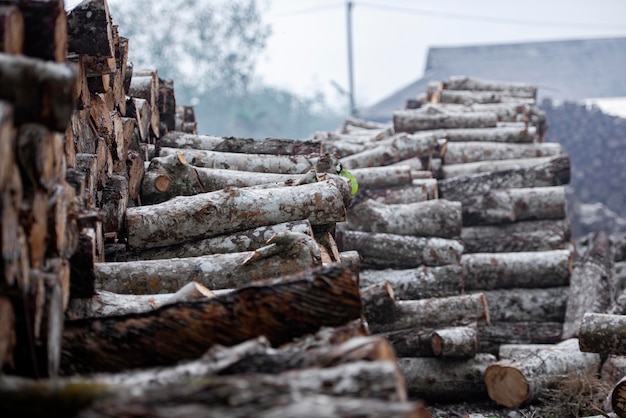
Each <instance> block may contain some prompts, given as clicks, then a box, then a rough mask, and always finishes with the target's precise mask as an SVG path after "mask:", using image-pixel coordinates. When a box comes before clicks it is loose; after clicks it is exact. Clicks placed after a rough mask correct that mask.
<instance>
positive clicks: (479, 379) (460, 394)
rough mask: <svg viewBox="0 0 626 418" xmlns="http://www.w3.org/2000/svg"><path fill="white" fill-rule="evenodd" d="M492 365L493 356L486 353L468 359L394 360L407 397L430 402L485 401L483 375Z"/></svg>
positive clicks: (485, 392)
mask: <svg viewBox="0 0 626 418" xmlns="http://www.w3.org/2000/svg"><path fill="white" fill-rule="evenodd" d="M495 362H496V358H495V356H493V355H491V354H486V353H480V354H477V355H476V356H475V357H473V358H471V359H450V358H428V357H422V358H400V359H398V364H399V366H400V370H401V371H402V374H403V375H404V378H405V379H406V383H407V388H408V392H409V396H411V398H422V399H425V400H427V401H431V402H435V401H445V402H460V401H476V400H477V399H486V398H487V390H486V387H485V383H484V381H483V374H484V373H485V370H487V368H488V367H489V366H491V365H492V364H494V363H495Z"/></svg>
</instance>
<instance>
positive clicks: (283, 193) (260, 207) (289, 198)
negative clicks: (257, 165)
mask: <svg viewBox="0 0 626 418" xmlns="http://www.w3.org/2000/svg"><path fill="white" fill-rule="evenodd" d="M340 187H341V188H345V189H346V190H345V191H344V192H342V190H341V188H340ZM348 188H349V186H348V184H347V183H343V184H340V183H334V182H333V181H329V180H326V181H322V182H319V183H314V184H305V185H302V186H297V187H282V188H270V189H256V190H247V189H228V190H223V191H217V192H212V193H204V194H200V195H196V196H188V197H187V196H184V197H177V198H175V199H172V200H169V201H167V202H164V203H160V204H158V205H150V206H143V207H135V208H129V209H128V210H127V211H126V227H127V230H128V237H129V245H130V248H131V249H138V248H154V247H164V246H167V245H173V244H177V243H180V242H184V241H193V240H195V239H200V238H206V237H210V236H215V235H221V234H225V233H230V232H236V231H242V230H245V229H250V228H256V227H259V226H262V225H270V224H276V223H281V222H287V221H294V220H301V219H308V220H309V221H310V222H311V224H312V225H319V224H326V223H332V222H341V221H343V220H344V219H345V205H344V199H349V196H350V194H349V193H350V192H349V190H348ZM270 202H271V204H269V203H270ZM242 213H245V214H246V216H245V219H244V217H241V216H239V215H238V214H242ZM223 216H227V217H228V220H227V221H224V219H222V217H223ZM148 225H150V227H148Z"/></svg>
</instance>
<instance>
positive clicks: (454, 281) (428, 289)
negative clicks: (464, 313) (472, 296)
mask: <svg viewBox="0 0 626 418" xmlns="http://www.w3.org/2000/svg"><path fill="white" fill-rule="evenodd" d="M359 279H360V284H361V286H372V285H375V284H380V283H384V282H389V284H390V285H391V288H392V289H393V292H394V294H395V297H396V298H397V299H398V300H412V299H426V298H435V297H447V296H454V295H458V294H460V293H461V292H462V291H463V269H462V268H461V266H460V265H458V264H450V265H447V266H438V267H424V266H422V267H417V268H408V269H402V270H393V269H384V270H361V272H360V273H359Z"/></svg>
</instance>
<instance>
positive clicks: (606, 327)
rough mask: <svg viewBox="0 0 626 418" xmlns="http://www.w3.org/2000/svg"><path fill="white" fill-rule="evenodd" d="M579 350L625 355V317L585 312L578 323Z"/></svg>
mask: <svg viewBox="0 0 626 418" xmlns="http://www.w3.org/2000/svg"><path fill="white" fill-rule="evenodd" d="M579 335H580V349H581V350H582V351H585V352H589V353H600V354H615V355H620V356H623V355H626V316H624V315H608V314H601V313H592V312H587V313H585V314H584V315H583V318H582V320H581V323H580V333H579Z"/></svg>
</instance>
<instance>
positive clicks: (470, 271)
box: [461, 250, 574, 290]
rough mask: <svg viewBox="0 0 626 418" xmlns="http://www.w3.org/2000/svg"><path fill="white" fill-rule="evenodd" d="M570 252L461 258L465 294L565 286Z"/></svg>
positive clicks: (541, 252)
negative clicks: (481, 291) (491, 290)
mask: <svg viewBox="0 0 626 418" xmlns="http://www.w3.org/2000/svg"><path fill="white" fill-rule="evenodd" d="M573 255H574V254H573V252H572V251H571V250H554V251H531V252H511V253H474V254H463V255H462V256H461V265H462V266H463V277H464V283H465V290H490V289H505V288H512V287H520V288H541V287H553V286H567V285H568V284H569V279H570V273H571V271H572V263H573Z"/></svg>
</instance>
